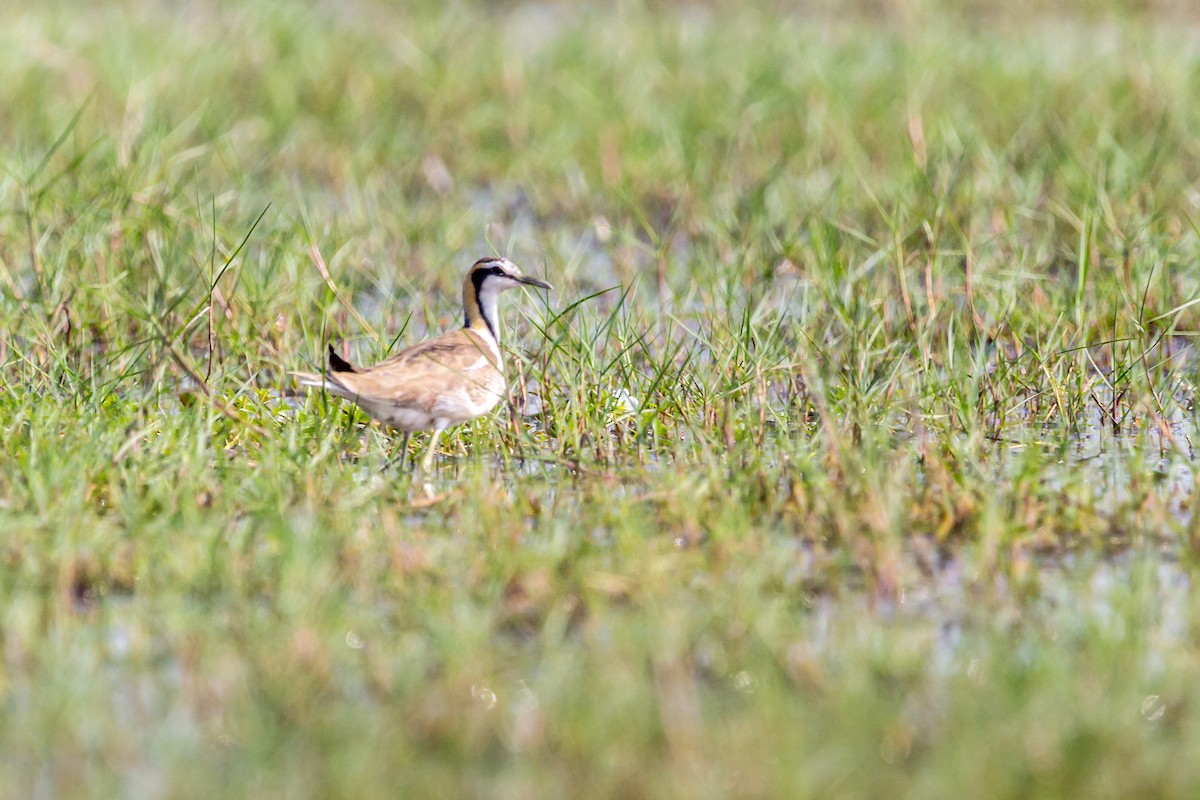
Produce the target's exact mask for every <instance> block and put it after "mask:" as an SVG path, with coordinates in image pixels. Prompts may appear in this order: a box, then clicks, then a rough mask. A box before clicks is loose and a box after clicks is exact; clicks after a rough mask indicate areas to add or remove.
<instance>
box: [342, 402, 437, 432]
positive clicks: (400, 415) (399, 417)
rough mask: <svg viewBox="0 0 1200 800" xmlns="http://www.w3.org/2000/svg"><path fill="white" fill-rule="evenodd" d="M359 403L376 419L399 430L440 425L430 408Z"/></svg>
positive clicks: (430, 428) (432, 427)
mask: <svg viewBox="0 0 1200 800" xmlns="http://www.w3.org/2000/svg"><path fill="white" fill-rule="evenodd" d="M358 405H359V406H360V407H361V408H362V410H363V411H366V412H367V413H368V414H370V415H371V416H372V417H374V418H375V419H377V420H379V421H380V422H382V423H384V424H385V425H390V426H391V427H393V428H395V429H396V430H398V431H407V432H409V433H412V432H413V431H431V430H433V429H434V428H436V427H438V425H437V417H435V416H434V415H433V414H431V413H430V412H429V410H428V409H420V408H406V407H403V406H396V405H393V404H391V403H381V402H378V401H369V400H363V399H361V398H360V399H359V400H358Z"/></svg>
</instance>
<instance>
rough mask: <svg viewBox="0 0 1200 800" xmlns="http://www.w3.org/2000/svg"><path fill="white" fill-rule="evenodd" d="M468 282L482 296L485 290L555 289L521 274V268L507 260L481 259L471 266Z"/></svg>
mask: <svg viewBox="0 0 1200 800" xmlns="http://www.w3.org/2000/svg"><path fill="white" fill-rule="evenodd" d="M467 280H468V281H470V283H471V284H472V285H473V286H474V288H475V293H476V294H477V295H482V294H483V293H484V290H485V289H489V290H493V291H497V290H498V291H501V292H502V291H504V290H505V289H515V288H516V287H518V286H521V285H525V286H536V287H537V288H539V289H553V288H554V287H553V286H551V285H550V284H548V283H546V282H545V281H539V280H538V279H537V278H531V277H529V276H528V275H523V274H521V270H520V268H519V267H518V266H517V265H516V264H514V263H512V262H511V261H509V260H508V259H507V258H493V257H489V258H481V259H479V260H478V261H476V262H475V263H474V264H472V265H471V271H470V273H469V274H468V275H467Z"/></svg>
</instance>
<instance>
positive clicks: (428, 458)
mask: <svg viewBox="0 0 1200 800" xmlns="http://www.w3.org/2000/svg"><path fill="white" fill-rule="evenodd" d="M441 435H442V429H441V428H435V429H434V431H433V434H432V435H431V436H430V437H429V449H428V450H426V451H425V457H424V458H422V459H421V472H422V473H425V474H428V473H429V468H430V467H432V466H433V453H434V451H435V450H437V443H438V437H440V436H441Z"/></svg>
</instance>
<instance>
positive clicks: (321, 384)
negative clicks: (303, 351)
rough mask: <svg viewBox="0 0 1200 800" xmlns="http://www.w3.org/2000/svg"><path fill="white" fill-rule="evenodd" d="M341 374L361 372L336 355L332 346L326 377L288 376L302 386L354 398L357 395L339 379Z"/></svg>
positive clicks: (312, 375) (296, 373)
mask: <svg viewBox="0 0 1200 800" xmlns="http://www.w3.org/2000/svg"><path fill="white" fill-rule="evenodd" d="M339 372H361V370H360V369H359V368H358V367H356V366H354V365H353V364H351V363H350V362H349V361H347V360H346V359H344V358H342V357H341V356H339V355H338V354H337V353H335V352H334V351H333V345H330V346H329V368H328V369H327V370H326V371H325V374H324V375H315V374H313V373H311V372H291V373H288V374H290V375H291V376H292V377H293V378H295V379H296V382H297V383H298V384H299V385H301V386H305V387H308V388H312V389H324V390H325V391H327V392H329V393H330V394H336V395H339V396H341V397H354V396H355V393H354V392H352V391H351V390H350V388H349V387H347V386H346V384H344V383H343V382H342V381H341V380H340V379H339V378H338V377H337V373H339Z"/></svg>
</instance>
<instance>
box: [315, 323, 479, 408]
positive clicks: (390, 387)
mask: <svg viewBox="0 0 1200 800" xmlns="http://www.w3.org/2000/svg"><path fill="white" fill-rule="evenodd" d="M481 358H482V359H486V360H487V363H490V364H491V366H492V368H498V366H499V365H498V364H497V363H496V359H495V356H493V355H492V353H491V352H490V351H489V350H488V347H487V345H486V344H484V342H483V340H482V339H480V338H479V337H478V336H477V335H476V334H474V333H473V332H471V331H469V330H467V329H465V328H462V329H459V330H456V331H451V332H450V333H446V334H443V335H442V336H439V337H437V338H436V339H430V340H429V341H427V342H421V343H420V344H416V345H413V346H412V347H407V348H405V349H403V350H401V351H400V352H398V353H396V354H394V355H392V356H389V357H388V358H386V359H384V360H383V361H380V362H379V363H378V364H376V365H374V366H372V367H366V368H362V367H359V368H357V371H355V372H339V373H338V374H337V380H338V382H339V383H341V384H343V385H344V386H345V387H346V388H347V389H349V390H351V391H352V392H353V393H354V394H356V395H358V396H359V397H363V398H366V399H371V400H376V401H382V402H388V403H393V404H395V405H397V406H410V407H414V408H425V407H430V406H432V404H433V402H434V400H435V399H436V397H437V396H438V395H440V394H441V393H442V392H444V391H446V390H447V388H448V387H449V386H450V385H451V384H455V385H456V384H458V383H460V382H461V381H462V380H463V378H464V377H467V378H468V379H469V378H470V374H471V372H472V371H474V370H478V369H479V368H480V359H481Z"/></svg>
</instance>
